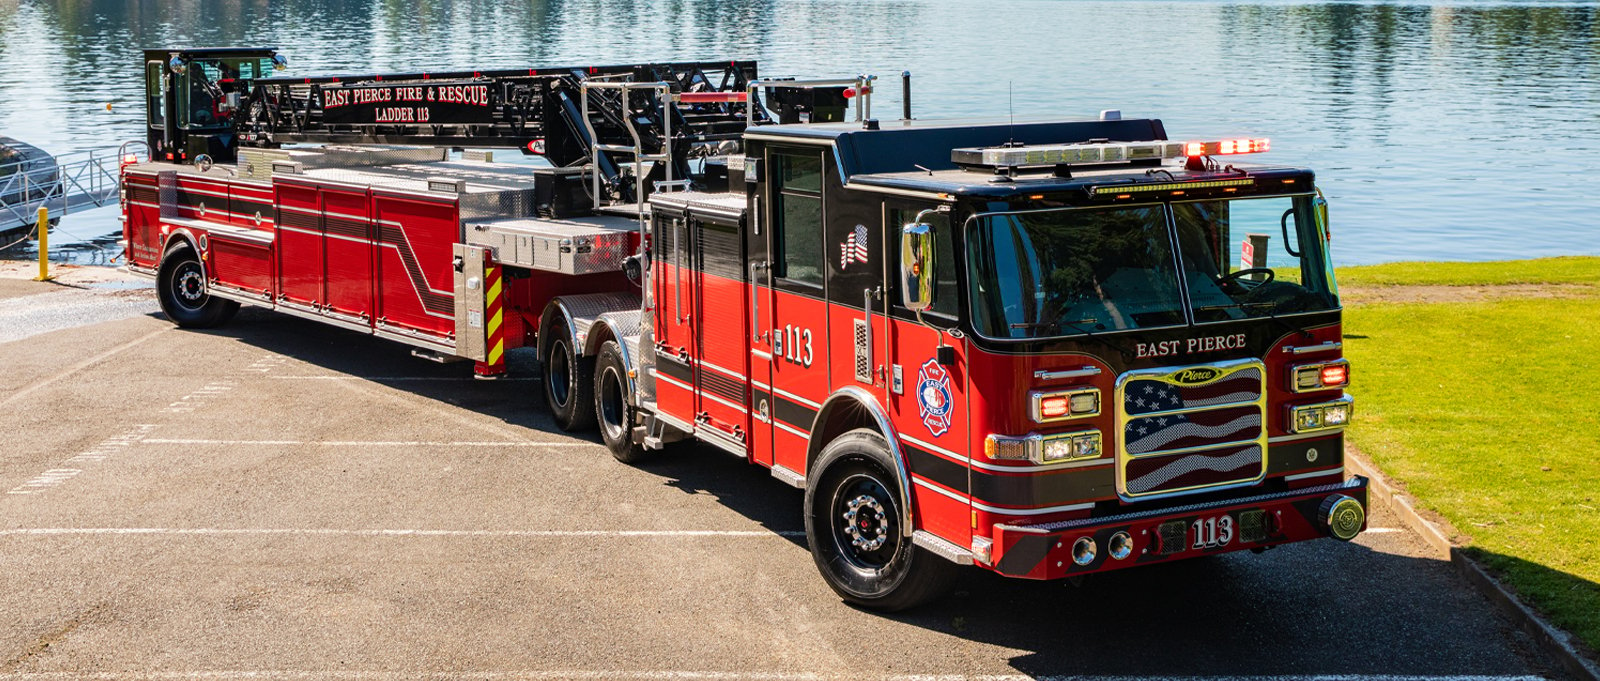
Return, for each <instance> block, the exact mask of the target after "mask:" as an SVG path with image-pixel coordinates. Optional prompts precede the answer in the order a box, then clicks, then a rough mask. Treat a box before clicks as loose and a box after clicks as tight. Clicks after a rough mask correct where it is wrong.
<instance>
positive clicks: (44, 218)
mask: <svg viewBox="0 0 1600 681" xmlns="http://www.w3.org/2000/svg"><path fill="white" fill-rule="evenodd" d="M33 226H34V228H35V229H37V230H39V276H38V278H36V279H34V281H50V209H49V208H46V207H44V206H39V221H38V222H35V223H34V224H33Z"/></svg>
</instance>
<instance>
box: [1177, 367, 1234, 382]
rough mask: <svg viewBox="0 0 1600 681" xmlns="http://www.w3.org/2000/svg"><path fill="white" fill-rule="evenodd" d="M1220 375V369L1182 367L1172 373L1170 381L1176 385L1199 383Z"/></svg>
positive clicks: (1214, 378)
mask: <svg viewBox="0 0 1600 681" xmlns="http://www.w3.org/2000/svg"><path fill="white" fill-rule="evenodd" d="M1221 375H1222V370H1221V369H1211V368H1200V369H1184V370H1183V371H1179V372H1178V373H1175V374H1173V375H1172V382H1173V383H1177V384H1178V385H1199V384H1201V383H1205V382H1207V381H1213V380H1216V378H1217V377H1218V376H1221Z"/></svg>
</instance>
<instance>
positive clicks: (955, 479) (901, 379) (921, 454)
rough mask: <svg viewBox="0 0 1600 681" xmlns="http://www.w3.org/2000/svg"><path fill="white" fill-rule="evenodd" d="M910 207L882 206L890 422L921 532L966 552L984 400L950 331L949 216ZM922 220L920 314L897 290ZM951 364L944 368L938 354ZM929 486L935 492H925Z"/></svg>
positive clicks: (901, 203)
mask: <svg viewBox="0 0 1600 681" xmlns="http://www.w3.org/2000/svg"><path fill="white" fill-rule="evenodd" d="M933 207H934V206H933V205H931V204H925V203H921V202H917V201H913V200H891V201H887V202H885V203H884V205H883V222H884V224H883V230H884V234H885V235H886V238H885V240H884V241H885V242H886V246H887V248H885V253H886V256H887V257H886V260H887V261H888V266H887V267H886V268H885V269H886V270H887V272H888V273H889V277H888V279H889V281H888V288H887V290H888V295H886V296H885V297H886V298H887V299H888V305H889V317H890V323H889V326H890V332H889V333H890V343H889V353H890V357H889V359H888V361H889V363H890V364H889V373H890V380H889V415H890V419H891V420H893V421H894V425H895V430H896V431H897V432H898V433H899V435H900V440H901V443H900V444H901V449H902V451H903V452H904V453H905V455H906V461H907V464H908V465H909V466H910V469H911V475H912V478H913V480H914V482H915V483H916V484H915V485H913V487H914V488H915V491H916V494H917V497H916V508H917V509H918V518H919V522H920V525H921V527H922V528H923V529H926V530H929V531H931V532H933V533H934V534H936V535H938V536H940V537H944V538H945V539H948V540H950V541H952V542H956V543H957V544H959V545H961V546H966V545H968V544H969V543H970V542H971V537H972V534H971V531H972V527H971V524H970V523H969V522H968V514H969V512H970V508H971V507H970V502H971V496H970V493H971V491H972V490H973V489H974V484H975V483H974V481H973V477H972V476H981V475H984V474H985V472H984V471H981V470H973V471H971V473H970V475H969V472H968V468H967V466H966V465H963V462H965V461H969V460H971V459H974V458H981V457H982V452H981V451H977V452H975V451H973V446H972V444H971V443H972V441H973V439H974V437H975V435H974V434H973V433H972V432H971V427H970V423H971V420H972V419H971V416H970V414H971V413H972V405H973V403H974V402H976V401H979V400H982V399H984V396H983V395H981V394H975V393H973V391H972V390H971V382H970V380H969V376H970V366H969V364H968V360H969V358H970V354H969V352H968V348H967V344H966V342H965V340H964V339H962V338H960V337H959V336H957V335H956V334H952V333H950V332H949V331H948V330H949V329H952V328H956V327H957V326H958V323H957V319H958V317H959V314H960V302H959V301H960V290H959V285H958V284H957V269H958V265H959V263H958V262H957V261H956V249H955V245H954V244H955V235H954V234H952V232H951V229H952V226H951V220H950V219H949V214H948V213H939V212H926V213H925V212H923V211H924V210H925V209H929V208H933ZM919 215H921V216H922V220H923V221H924V222H927V223H929V224H931V225H933V228H934V235H935V243H936V248H937V250H936V251H935V267H934V272H933V276H934V282H935V283H934V299H933V308H932V309H930V310H927V311H925V312H923V313H922V318H921V319H920V320H919V319H918V318H917V315H916V313H914V312H912V311H911V310H908V309H906V308H905V306H904V305H902V304H901V303H902V300H903V298H902V295H901V291H900V287H902V286H904V285H906V284H905V282H903V281H901V280H900V276H899V273H900V248H901V232H902V229H903V228H904V225H905V224H907V223H910V222H913V221H915V220H916V219H917V217H918V216H919ZM941 346H945V347H949V348H950V349H949V350H946V351H945V352H946V353H947V354H948V355H949V356H948V357H947V358H946V359H951V360H953V361H950V362H948V363H945V362H940V361H939V360H940V357H939V354H940V350H939V349H940V347H941ZM929 486H932V487H934V488H937V491H936V492H933V493H929V492H927V491H926V489H925V488H927V487H929Z"/></svg>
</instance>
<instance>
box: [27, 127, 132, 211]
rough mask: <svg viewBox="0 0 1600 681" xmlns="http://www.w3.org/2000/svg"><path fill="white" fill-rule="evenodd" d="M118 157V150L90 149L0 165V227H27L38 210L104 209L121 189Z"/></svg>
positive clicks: (120, 153)
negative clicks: (16, 225) (115, 151)
mask: <svg viewBox="0 0 1600 681" xmlns="http://www.w3.org/2000/svg"><path fill="white" fill-rule="evenodd" d="M126 146H127V145H123V148H124V149H125V148H126ZM121 157H122V149H119V150H118V153H117V154H112V153H110V150H109V149H90V150H85V151H77V152H72V153H68V154H62V155H60V156H51V157H49V158H32V159H22V160H17V161H11V162H8V163H0V227H3V226H4V225H6V224H8V223H13V222H14V223H16V224H18V225H28V224H31V223H30V222H29V219H30V218H32V217H33V216H34V215H36V214H37V211H38V209H39V208H41V207H48V208H50V209H51V212H52V213H56V214H58V215H66V214H68V213H70V212H71V211H72V210H73V208H75V207H79V206H82V205H84V204H92V205H93V206H94V207H97V208H98V207H101V206H105V205H106V204H108V203H110V202H111V200H112V199H113V197H116V196H117V195H118V190H119V189H120V188H121V184H122V172H121V166H120V165H119V163H118V162H119V161H120V159H121Z"/></svg>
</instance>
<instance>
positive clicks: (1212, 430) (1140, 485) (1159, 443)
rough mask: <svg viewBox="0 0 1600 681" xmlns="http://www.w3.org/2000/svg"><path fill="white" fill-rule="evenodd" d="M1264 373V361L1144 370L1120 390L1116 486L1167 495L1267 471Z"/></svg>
mask: <svg viewBox="0 0 1600 681" xmlns="http://www.w3.org/2000/svg"><path fill="white" fill-rule="evenodd" d="M1265 376H1266V371H1265V367H1264V366H1263V365H1262V363H1261V362H1260V361H1258V360H1244V361H1237V362H1224V363H1220V364H1213V365H1199V366H1190V367H1176V368H1173V367H1169V368H1163V369H1141V370H1138V371H1130V372H1128V373H1126V374H1123V376H1122V379H1121V380H1120V381H1119V382H1118V384H1117V404H1118V412H1117V416H1118V419H1117V423H1118V424H1119V430H1120V433H1119V435H1120V436H1121V437H1120V438H1118V444H1117V461H1118V463H1117V486H1118V490H1119V491H1120V492H1121V493H1122V495H1123V496H1124V497H1127V498H1136V497H1153V496H1169V495H1176V494H1187V493H1193V492H1202V491H1205V490H1209V489H1213V488H1217V487H1224V486H1230V485H1238V484H1243V483H1249V482H1255V481H1258V480H1260V479H1261V477H1262V476H1263V475H1264V473H1265V471H1266V451H1267V431H1266V401H1265V400H1266V384H1265Z"/></svg>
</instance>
